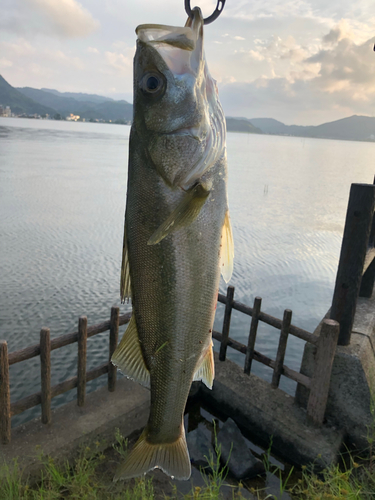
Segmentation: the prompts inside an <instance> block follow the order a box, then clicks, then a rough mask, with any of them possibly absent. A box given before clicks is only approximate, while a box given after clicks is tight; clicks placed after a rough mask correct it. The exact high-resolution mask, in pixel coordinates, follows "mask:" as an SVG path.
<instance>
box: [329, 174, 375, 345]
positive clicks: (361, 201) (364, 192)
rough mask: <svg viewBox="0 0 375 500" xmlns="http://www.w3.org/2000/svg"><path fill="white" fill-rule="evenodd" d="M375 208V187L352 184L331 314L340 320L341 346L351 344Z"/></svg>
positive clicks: (334, 318) (332, 317)
mask: <svg viewBox="0 0 375 500" xmlns="http://www.w3.org/2000/svg"><path fill="white" fill-rule="evenodd" d="M374 208H375V186H374V185H373V184H352V185H351V188H350V196H349V203H348V209H347V213H346V220H345V229H344V236H343V240H342V245H341V253H340V261H339V266H338V269H337V276H336V284H335V290H334V294H333V299H332V308H331V314H330V317H331V319H333V320H336V321H338V322H339V323H340V334H339V340H338V343H339V345H349V344H350V337H351V332H352V328H353V321H354V315H355V309H356V305H357V298H358V294H359V289H360V285H361V280H362V274H363V266H364V263H365V258H366V252H367V248H368V242H369V237H370V232H371V227H372V221H373V215H374ZM369 273H371V271H369ZM369 275H370V274H369ZM369 275H368V276H369ZM365 286H366V280H365V282H364V287H365Z"/></svg>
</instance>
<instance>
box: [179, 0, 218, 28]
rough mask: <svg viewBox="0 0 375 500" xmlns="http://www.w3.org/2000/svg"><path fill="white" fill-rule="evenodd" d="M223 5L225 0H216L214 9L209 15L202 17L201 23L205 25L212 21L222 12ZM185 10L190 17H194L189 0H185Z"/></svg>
mask: <svg viewBox="0 0 375 500" xmlns="http://www.w3.org/2000/svg"><path fill="white" fill-rule="evenodd" d="M224 5H225V0H217V5H216V9H215V10H214V12H213V13H212V14H211V15H210V16H208V17H206V19H203V24H205V25H206V24H210V23H213V22H214V21H215V20H216V19H217V18H218V17H219V16H220V14H221V13H222V11H223V9H224ZM185 10H186V14H187V15H188V16H189V17H190V19H194V14H193V11H192V10H191V7H190V0H185Z"/></svg>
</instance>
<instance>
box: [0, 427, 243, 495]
mask: <svg viewBox="0 0 375 500" xmlns="http://www.w3.org/2000/svg"><path fill="white" fill-rule="evenodd" d="M115 438H116V442H115V444H114V445H113V446H112V448H108V449H107V450H106V451H105V452H101V451H98V450H99V447H100V443H99V442H97V443H95V447H94V448H93V449H92V448H89V447H86V448H83V449H82V450H81V452H80V454H79V456H78V458H77V459H76V460H75V462H74V464H73V465H70V464H69V463H68V462H65V463H63V464H56V463H55V461H54V460H53V459H52V458H50V457H46V456H43V455H42V454H41V453H39V455H38V460H39V462H40V467H41V476H40V479H39V480H38V482H36V483H34V482H32V481H31V480H30V479H29V478H25V474H24V471H22V470H21V468H20V466H19V464H18V462H17V461H14V462H13V463H12V464H11V466H10V465H8V464H4V465H3V466H2V467H0V478H1V479H0V500H60V499H61V500H62V499H66V498H69V499H77V500H156V499H159V498H160V499H163V500H168V499H170V500H172V499H177V498H178V499H182V498H183V499H186V500H188V499H192V500H193V499H198V500H216V499H217V500H219V499H220V498H221V493H220V490H221V488H222V486H223V485H224V481H225V477H226V474H227V468H226V467H221V464H220V446H218V444H217V441H216V442H215V445H216V451H217V453H218V454H217V456H216V457H215V458H214V457H213V456H212V454H211V455H210V457H209V458H208V462H209V468H210V474H209V475H205V474H204V473H203V471H202V475H203V477H204V481H205V486H204V487H202V488H201V487H192V490H191V492H190V493H189V494H187V495H185V496H182V495H181V494H179V493H178V491H177V487H176V486H175V485H174V486H173V487H171V488H170V490H171V492H170V494H169V495H167V494H165V493H163V492H161V491H156V490H155V488H154V484H153V478H152V477H150V476H144V477H142V478H136V479H133V480H131V481H129V482H126V483H124V482H117V483H113V482H112V478H113V472H114V470H115V469H116V467H117V466H118V464H119V463H120V462H121V461H123V460H124V458H125V457H126V455H127V447H128V440H127V439H126V438H124V437H123V436H122V435H121V433H120V431H119V430H118V429H116V434H115ZM108 463H109V464H110V467H108ZM236 490H238V488H234V487H233V494H232V498H233V500H235V499H239V500H240V499H241V498H244V497H243V496H242V495H241V493H240V491H236ZM226 498H228V497H226Z"/></svg>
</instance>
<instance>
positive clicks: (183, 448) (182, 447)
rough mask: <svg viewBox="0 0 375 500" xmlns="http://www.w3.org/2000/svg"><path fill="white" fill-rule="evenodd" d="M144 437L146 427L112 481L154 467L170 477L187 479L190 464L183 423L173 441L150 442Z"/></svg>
mask: <svg viewBox="0 0 375 500" xmlns="http://www.w3.org/2000/svg"><path fill="white" fill-rule="evenodd" d="M146 438H147V427H146V428H145V430H144V431H143V432H142V434H141V436H140V438H139V439H138V441H137V442H136V444H135V446H134V448H133V449H132V451H131V452H130V455H129V456H128V458H127V459H126V461H125V463H124V464H122V465H121V466H120V467H119V468H118V470H117V472H116V474H115V477H114V479H113V480H114V481H118V480H119V479H130V478H131V477H137V476H141V475H142V474H146V472H148V471H149V470H152V469H155V468H156V467H157V468H159V469H161V470H162V471H163V472H165V473H166V474H168V475H169V476H171V477H172V478H175V479H180V480H187V479H189V477H190V475H191V465H190V458H189V452H188V449H187V445H186V439H185V429H184V426H183V425H182V433H181V436H180V437H179V438H178V439H177V441H174V442H173V443H160V444H151V443H149V442H148V441H147V439H146Z"/></svg>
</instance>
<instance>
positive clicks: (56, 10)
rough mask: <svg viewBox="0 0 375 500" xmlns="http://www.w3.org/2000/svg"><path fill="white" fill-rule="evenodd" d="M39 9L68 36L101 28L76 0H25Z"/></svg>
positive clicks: (86, 33)
mask: <svg viewBox="0 0 375 500" xmlns="http://www.w3.org/2000/svg"><path fill="white" fill-rule="evenodd" d="M24 1H25V2H26V3H27V4H29V5H30V7H31V8H33V9H35V10H37V11H39V12H40V13H41V14H42V15H43V16H45V17H46V19H47V20H48V21H49V22H52V23H53V25H54V27H55V28H56V29H57V30H58V32H59V33H60V34H61V35H63V36H67V37H72V38H75V37H81V36H87V35H89V34H90V33H92V32H93V31H95V30H96V29H98V28H99V22H98V21H97V20H95V19H94V18H93V17H92V15H91V14H90V12H89V11H88V10H86V9H85V8H84V7H82V5H80V4H79V3H78V2H77V1H76V0H58V1H56V0H24Z"/></svg>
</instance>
